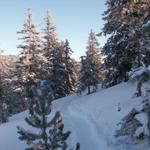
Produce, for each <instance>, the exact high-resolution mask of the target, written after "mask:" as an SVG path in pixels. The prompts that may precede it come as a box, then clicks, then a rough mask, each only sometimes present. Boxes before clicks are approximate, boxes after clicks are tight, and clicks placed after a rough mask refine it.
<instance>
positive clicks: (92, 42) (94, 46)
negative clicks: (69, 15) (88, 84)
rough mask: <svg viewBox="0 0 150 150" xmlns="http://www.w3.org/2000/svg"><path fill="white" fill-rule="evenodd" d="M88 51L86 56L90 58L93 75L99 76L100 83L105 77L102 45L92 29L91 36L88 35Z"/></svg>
mask: <svg viewBox="0 0 150 150" xmlns="http://www.w3.org/2000/svg"><path fill="white" fill-rule="evenodd" d="M87 44H88V45H87V47H86V49H87V51H86V56H87V59H88V60H89V63H90V64H91V67H92V71H93V76H95V78H97V80H98V82H97V84H98V83H100V81H102V79H103V73H102V63H101V55H100V47H99V43H98V40H97V38H96V35H95V33H94V32H93V31H92V30H91V32H90V34H89V37H88V43H87Z"/></svg>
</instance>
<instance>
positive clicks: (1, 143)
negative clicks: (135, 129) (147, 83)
mask: <svg viewBox="0 0 150 150" xmlns="http://www.w3.org/2000/svg"><path fill="white" fill-rule="evenodd" d="M135 89H136V87H135V86H134V85H133V84H131V83H122V84H119V85H117V86H114V87H111V88H109V89H104V90H103V89H102V90H99V91H98V92H97V93H93V94H91V95H81V96H77V95H71V96H68V97H66V98H63V99H60V100H57V101H55V102H54V103H53V110H54V111H53V114H54V112H55V111H60V112H61V114H62V117H63V122H64V124H65V129H66V130H70V131H72V134H71V135H70V137H69V140H68V142H69V145H71V146H72V147H73V146H74V145H75V143H76V142H80V144H81V150H150V149H148V147H150V145H148V142H146V141H131V140H130V139H129V138H127V137H122V138H119V139H116V138H115V137H114V134H115V130H116V129H119V127H120V126H119V125H118V123H119V122H120V121H121V119H122V118H123V117H124V116H125V115H127V113H128V112H129V111H130V110H131V109H132V108H133V107H139V106H140V105H141V99H140V98H134V97H133V94H134V92H135ZM26 115H27V112H23V113H20V114H17V115H14V116H13V117H11V118H10V119H9V122H8V123H6V124H2V125H0V150H23V149H25V148H27V145H26V143H25V142H23V141H20V140H19V139H18V134H17V128H16V126H17V125H20V126H22V127H24V128H25V129H30V130H32V128H31V127H30V126H28V125H27V124H26V123H25V121H24V118H25V116H26Z"/></svg>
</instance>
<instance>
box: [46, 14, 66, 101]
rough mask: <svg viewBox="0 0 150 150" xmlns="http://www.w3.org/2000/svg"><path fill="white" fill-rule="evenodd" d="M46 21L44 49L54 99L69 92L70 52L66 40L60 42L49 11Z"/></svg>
mask: <svg viewBox="0 0 150 150" xmlns="http://www.w3.org/2000/svg"><path fill="white" fill-rule="evenodd" d="M45 23H46V27H45V29H44V33H43V38H44V41H43V51H44V56H45V57H46V63H45V67H46V68H47V70H48V71H49V72H48V76H49V78H50V80H51V87H52V88H53V93H54V99H57V98H61V97H64V96H66V95H67V94H68V92H69V91H68V89H67V81H68V71H67V70H66V63H67V61H68V60H69V55H68V54H66V53H68V52H67V50H66V51H65V44H64V42H58V40H57V36H56V32H55V26H54V24H53V22H52V19H51V17H50V15H49V13H48V12H47V14H46V18H45ZM66 55H67V56H66ZM65 57H68V58H65Z"/></svg>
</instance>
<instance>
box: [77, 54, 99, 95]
mask: <svg viewBox="0 0 150 150" xmlns="http://www.w3.org/2000/svg"><path fill="white" fill-rule="evenodd" d="M98 82H99V80H98V78H97V77H95V76H94V75H93V70H92V66H91V64H90V61H89V60H88V59H87V57H86V56H81V70H80V75H79V80H78V81H77V87H78V92H79V93H81V92H82V91H84V90H86V88H87V89H88V93H87V94H91V93H93V92H95V91H96V89H97V88H98V85H97V84H98ZM91 88H92V90H91Z"/></svg>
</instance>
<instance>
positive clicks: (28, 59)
mask: <svg viewBox="0 0 150 150" xmlns="http://www.w3.org/2000/svg"><path fill="white" fill-rule="evenodd" d="M18 34H22V35H23V36H22V38H20V39H21V40H23V43H22V44H20V45H19V46H18V48H20V49H21V53H20V55H19V58H18V61H17V63H16V77H17V80H16V84H17V88H18V89H20V92H19V93H22V95H21V97H20V98H21V99H22V100H23V102H22V103H23V105H25V99H29V98H31V97H32V95H30V94H29V88H30V87H31V86H32V85H33V84H34V81H35V80H36V78H37V77H38V76H39V74H40V70H41V68H42V63H43V60H42V57H41V56H42V55H41V52H40V50H41V45H40V44H41V43H40V42H41V41H40V38H39V33H38V32H37V31H36V27H35V25H34V24H33V21H32V13H31V9H28V14H27V20H26V22H25V23H24V25H23V29H22V30H21V31H20V32H18ZM18 96H19V95H18ZM28 102H30V100H29V101H28Z"/></svg>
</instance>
